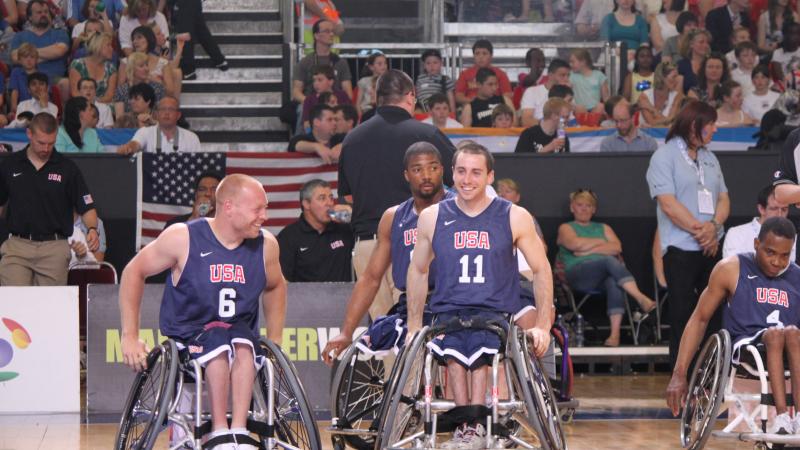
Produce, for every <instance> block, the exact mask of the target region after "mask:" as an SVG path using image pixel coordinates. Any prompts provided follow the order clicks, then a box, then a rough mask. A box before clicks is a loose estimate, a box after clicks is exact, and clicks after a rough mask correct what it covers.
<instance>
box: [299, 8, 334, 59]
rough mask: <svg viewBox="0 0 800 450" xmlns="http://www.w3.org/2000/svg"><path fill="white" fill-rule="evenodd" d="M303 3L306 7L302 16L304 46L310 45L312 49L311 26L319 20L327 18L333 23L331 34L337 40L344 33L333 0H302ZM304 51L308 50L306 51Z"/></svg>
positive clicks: (312, 36)
mask: <svg viewBox="0 0 800 450" xmlns="http://www.w3.org/2000/svg"><path fill="white" fill-rule="evenodd" d="M298 3H299V2H298ZM303 4H304V5H305V8H306V13H305V17H303V43H304V44H306V48H308V47H312V51H313V44H314V38H315V37H314V31H313V26H314V25H315V24H316V23H317V22H319V21H320V20H329V21H330V22H331V23H332V24H333V34H334V35H335V36H336V42H338V41H339V38H340V37H341V36H342V35H343V34H344V22H342V18H341V16H340V13H339V11H338V10H337V9H336V5H335V4H334V3H333V0H303ZM306 53H309V52H308V51H306Z"/></svg>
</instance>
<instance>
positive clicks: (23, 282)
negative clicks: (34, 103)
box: [0, 113, 100, 286]
mask: <svg viewBox="0 0 800 450" xmlns="http://www.w3.org/2000/svg"><path fill="white" fill-rule="evenodd" d="M27 134H28V140H29V141H30V144H28V146H27V147H25V148H24V149H22V150H20V151H18V152H15V153H13V154H11V155H10V156H8V157H7V158H6V159H5V161H3V163H2V165H0V213H2V210H3V209H7V215H6V220H7V222H8V230H9V232H10V235H9V238H8V240H7V241H5V242H4V243H3V245H2V246H0V285H3V286H62V285H66V284H67V271H68V269H69V260H70V247H69V243H68V242H67V238H68V237H69V236H71V235H72V229H73V218H72V213H73V211H77V212H78V214H80V215H81V217H82V219H83V223H84V224H85V225H86V227H87V228H88V232H87V234H86V241H87V243H88V244H89V250H91V251H95V250H97V247H98V245H99V243H100V241H99V239H98V234H97V213H96V211H95V209H94V201H93V200H92V195H91V194H90V193H89V189H88V188H87V187H86V182H85V181H84V180H83V175H82V174H81V172H80V170H79V169H78V166H77V165H75V163H74V162H73V161H71V160H69V159H67V158H65V157H64V156H63V155H61V154H60V153H58V152H57V151H55V150H54V149H53V146H54V145H55V142H56V136H57V134H58V122H56V119H55V118H54V117H53V116H51V115H50V114H46V113H41V114H37V115H36V116H34V118H33V120H31V123H30V126H29V128H28V131H27Z"/></svg>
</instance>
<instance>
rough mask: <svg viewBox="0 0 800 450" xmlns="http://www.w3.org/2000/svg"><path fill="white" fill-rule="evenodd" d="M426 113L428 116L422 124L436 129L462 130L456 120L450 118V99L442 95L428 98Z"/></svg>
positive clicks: (461, 126)
mask: <svg viewBox="0 0 800 450" xmlns="http://www.w3.org/2000/svg"><path fill="white" fill-rule="evenodd" d="M428 112H429V113H430V115H429V116H428V118H427V119H425V120H423V121H422V122H423V123H428V124H431V125H433V126H435V127H436V128H439V129H441V128H464V125H461V124H460V123H459V122H458V121H457V120H455V119H453V118H451V117H450V114H451V113H452V110H451V109H450V99H449V98H447V97H445V96H444V94H442V93H439V94H433V95H431V96H430V98H428Z"/></svg>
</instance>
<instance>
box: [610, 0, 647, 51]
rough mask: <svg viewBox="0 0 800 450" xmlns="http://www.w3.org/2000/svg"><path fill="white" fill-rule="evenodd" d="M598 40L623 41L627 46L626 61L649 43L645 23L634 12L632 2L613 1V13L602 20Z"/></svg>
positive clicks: (632, 0) (634, 6) (624, 0)
mask: <svg viewBox="0 0 800 450" xmlns="http://www.w3.org/2000/svg"><path fill="white" fill-rule="evenodd" d="M600 38H601V39H602V40H604V41H611V42H616V41H623V42H625V44H626V45H627V46H628V60H629V61H630V60H633V53H634V51H635V50H636V49H637V48H639V46H641V45H642V44H647V43H648V42H650V28H649V27H648V26H647V21H645V20H644V17H642V16H641V15H640V14H638V13H637V12H636V5H635V3H634V0H615V1H614V12H612V13H610V14H608V15H606V17H604V18H603V23H602V24H601V25H600Z"/></svg>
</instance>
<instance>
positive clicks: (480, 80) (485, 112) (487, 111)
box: [460, 67, 513, 128]
mask: <svg viewBox="0 0 800 450" xmlns="http://www.w3.org/2000/svg"><path fill="white" fill-rule="evenodd" d="M475 81H476V82H477V84H478V91H477V92H476V95H475V97H474V98H473V99H472V101H470V102H469V103H467V104H466V105H464V109H463V110H462V111H461V120H460V122H461V124H462V125H464V126H465V127H484V128H489V127H491V126H492V110H493V109H494V108H495V106H497V105H501V104H504V103H505V104H507V105H509V107H511V100H510V99H509V98H508V97H506V96H503V95H498V94H497V87H498V84H499V80H498V78H497V75H496V74H495V72H494V71H493V70H492V69H489V68H487V67H482V68H480V69H478V72H477V74H476V76H475ZM512 109H513V108H512Z"/></svg>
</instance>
